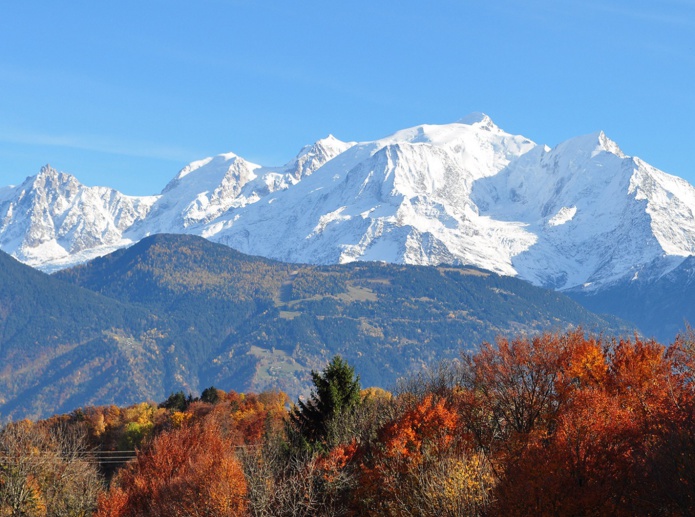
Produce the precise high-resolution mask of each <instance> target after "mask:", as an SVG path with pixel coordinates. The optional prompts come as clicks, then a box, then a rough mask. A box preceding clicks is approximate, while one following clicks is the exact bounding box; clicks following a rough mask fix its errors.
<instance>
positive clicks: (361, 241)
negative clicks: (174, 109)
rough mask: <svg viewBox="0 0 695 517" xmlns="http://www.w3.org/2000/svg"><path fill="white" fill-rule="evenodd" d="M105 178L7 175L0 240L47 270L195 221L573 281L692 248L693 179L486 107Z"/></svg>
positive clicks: (674, 258)
mask: <svg viewBox="0 0 695 517" xmlns="http://www.w3.org/2000/svg"><path fill="white" fill-rule="evenodd" d="M48 176H50V177H51V178H58V177H60V178H62V179H60V180H58V179H51V180H50V181H49V180H48V179H47V177H48ZM69 185H71V186H69ZM42 189H43V190H42ZM93 189H95V188H92V190H90V189H88V188H86V187H82V186H80V185H79V183H77V182H76V180H74V178H72V177H70V176H67V175H58V174H57V173H56V172H55V171H50V174H48V171H42V172H41V173H40V174H39V175H38V176H36V177H34V178H29V179H28V180H27V182H25V184H24V185H22V186H20V187H12V188H4V189H0V217H2V218H3V219H2V225H1V226H0V248H2V249H3V250H4V251H7V252H8V253H11V254H13V255H14V256H15V257H17V258H19V259H20V260H22V261H24V262H27V263H29V264H31V265H36V266H39V267H42V268H44V269H47V268H51V267H57V266H64V265H68V264H69V263H76V262H79V261H81V260H84V259H85V257H86V255H87V254H88V253H89V254H91V255H94V254H98V253H105V252H106V251H108V249H107V248H105V246H106V247H113V246H120V245H127V244H128V243H130V242H135V241H137V240H139V239H141V238H142V237H144V236H146V235H149V234H154V233H162V232H170V233H193V234H197V235H202V236H205V237H207V238H209V239H211V240H213V241H217V242H221V243H223V244H227V245H229V246H231V247H234V248H237V249H239V250H240V251H243V252H245V253H249V254H256V255H262V256H266V257H270V258H276V259H280V260H284V261H290V262H309V263H321V264H327V263H340V262H349V261H354V260H381V261H387V262H394V263H409V264H440V263H456V264H471V265H475V266H479V267H482V268H485V269H489V270H492V271H495V272H498V273H502V274H506V275H518V276H520V277H521V278H524V279H526V280H529V281H531V282H532V283H534V284H537V285H543V286H547V287H553V288H555V289H563V290H565V289H580V290H581V289H583V290H595V289H600V288H602V287H603V286H606V285H609V284H611V283H614V282H617V281H619V280H624V279H625V278H628V279H629V278H633V277H636V276H637V277H641V278H644V277H645V276H646V277H649V276H650V275H651V276H657V277H658V276H660V275H663V274H665V273H667V272H668V271H671V270H672V269H674V268H675V267H677V266H678V265H679V264H680V263H681V262H683V260H684V259H685V257H688V256H691V255H695V216H694V215H693V213H694V212H695V188H693V187H692V186H691V185H690V184H688V183H687V182H685V181H684V180H682V179H679V178H676V177H674V176H670V175H668V174H666V173H664V172H662V171H659V170H657V169H655V168H653V167H651V166H650V165H648V164H646V163H644V162H643V161H642V160H640V159H638V158H632V157H628V156H625V155H624V154H623V153H622V151H621V150H620V148H619V147H618V146H617V144H615V143H614V142H612V141H611V140H610V139H608V138H607V137H606V136H605V135H604V134H603V133H602V132H601V133H595V134H591V135H587V136H582V137H578V138H574V139H571V140H569V141H567V142H564V143H562V144H560V145H558V146H557V147H555V148H554V149H549V148H547V147H545V146H541V145H536V144H535V143H534V142H531V141H530V140H528V139H527V138H524V137H523V136H516V135H511V134H509V133H506V132H505V131H503V130H502V129H500V128H499V127H497V126H496V125H495V124H494V123H493V122H492V121H491V120H490V118H489V117H487V116H486V115H483V114H472V115H469V116H468V117H466V118H464V119H462V120H460V121H458V122H456V123H452V124H445V125H421V126H417V127H414V128H409V129H405V130H402V131H398V132H396V133H394V134H393V135H391V136H388V137H386V138H383V139H380V140H376V141H373V142H361V143H352V142H351V143H346V142H341V141H339V140H337V139H336V138H334V137H332V136H329V137H328V138H326V139H323V140H319V141H318V142H316V143H315V144H313V145H312V146H307V147H305V148H304V149H302V151H301V152H300V153H299V154H298V155H297V157H296V158H295V159H293V160H292V161H290V162H289V163H288V164H286V165H284V166H281V167H263V166H260V165H256V164H253V163H250V162H248V161H246V160H244V159H243V158H241V157H239V156H237V155H235V154H232V153H229V154H223V155H219V156H216V157H212V158H206V159H204V160H200V161H196V162H193V163H191V164H190V165H188V166H186V167H185V168H184V169H182V170H181V171H180V172H179V174H178V175H177V176H176V177H175V178H174V179H173V180H172V181H171V182H170V183H169V185H167V186H166V188H165V189H164V190H163V191H162V193H161V194H160V195H159V196H152V197H146V198H134V197H128V196H122V195H120V194H118V193H116V192H115V191H110V190H108V189H102V190H93ZM87 192H90V193H91V194H87ZM28 193H31V195H29V194H28ZM29 199H30V200H31V202H30V203H29V201H27V200H29ZM107 201H108V202H107ZM29 205H30V206H31V209H29ZM54 205H55V207H54ZM107 216H108V217H107ZM78 252H80V253H81V254H78V255H76V254H75V253H78Z"/></svg>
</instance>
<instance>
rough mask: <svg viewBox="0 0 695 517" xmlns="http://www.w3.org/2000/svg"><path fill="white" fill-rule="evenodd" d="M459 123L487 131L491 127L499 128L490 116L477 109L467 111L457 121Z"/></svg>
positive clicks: (491, 128) (490, 129)
mask: <svg viewBox="0 0 695 517" xmlns="http://www.w3.org/2000/svg"><path fill="white" fill-rule="evenodd" d="M457 122H458V123H459V124H465V125H467V126H478V127H479V128H480V129H485V130H487V131H492V130H493V129H499V128H498V127H497V126H496V125H495V123H494V122H493V121H492V119H491V118H490V117H488V116H487V115H486V114H485V113H481V112H479V111H474V112H473V113H469V114H468V115H466V116H465V117H463V118H461V119H459V120H458V121H457Z"/></svg>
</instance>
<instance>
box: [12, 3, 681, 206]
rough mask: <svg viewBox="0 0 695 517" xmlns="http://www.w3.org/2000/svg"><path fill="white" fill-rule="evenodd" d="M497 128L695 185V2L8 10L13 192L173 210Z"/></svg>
mask: <svg viewBox="0 0 695 517" xmlns="http://www.w3.org/2000/svg"><path fill="white" fill-rule="evenodd" d="M472 111H483V112H486V113H487V114H489V115H490V116H491V117H492V119H493V120H494V121H495V122H496V123H497V124H498V125H499V126H500V127H502V128H503V129H505V130H507V131H509V132H511V133H518V134H523V135H525V136H527V137H529V138H531V139H532V140H534V141H536V142H538V143H545V144H548V145H550V146H553V145H556V144H557V143H559V142H561V141H563V140H565V139H567V138H570V137H572V136H578V135H582V134H586V133H590V132H593V131H597V130H599V129H603V130H604V131H605V132H606V133H607V134H608V136H609V137H611V138H612V139H613V140H615V141H616V142H617V143H618V144H619V145H620V146H621V147H622V148H623V150H624V151H625V152H626V153H628V154H632V155H637V156H640V157H642V158H643V159H645V160H646V161H648V162H649V163H651V164H652V165H654V166H656V167H658V168H660V169H663V170H665V171H667V172H670V173H672V174H676V175H679V176H682V177H685V178H686V179H688V180H689V181H690V182H691V183H693V182H695V164H694V162H693V158H692V156H693V151H694V150H695V144H694V143H695V125H694V122H695V0H660V1H659V2H654V1H639V0H624V1H611V0H604V1H601V0H569V1H558V0H547V1H546V0H526V1H524V2H519V1H518V0H515V1H505V0H499V1H498V0H487V1H485V0H476V1H467V0H433V1H431V2H424V1H421V0H420V1H411V0H398V1H396V0H393V1H390V0H389V1H374V0H370V1H363V0H353V1H352V2H327V1H325V0H323V1H314V0H297V1H288V0H283V1H274V2H271V1H263V0H246V1H243V0H239V1H233V0H195V1H192V0H186V1H178V0H138V1H130V0H121V1H119V2H102V1H94V0H89V1H80V0H72V1H70V2H57V1H50V2H49V1H39V0H36V1H27V2H7V3H5V5H4V6H3V8H2V13H1V15H0V186H3V185H8V184H17V183H20V182H21V181H22V180H23V179H24V178H25V177H26V176H30V175H33V174H36V173H37V172H38V170H39V168H40V167H41V165H43V164H45V163H50V164H51V165H53V166H55V167H56V168H58V169H60V170H64V171H66V172H70V173H72V174H74V175H75V176H77V178H78V179H79V180H80V181H81V182H83V183H85V184H87V185H108V186H112V187H115V188H117V189H119V190H121V191H123V192H125V193H127V194H154V193H158V192H159V191H160V190H161V189H162V188H163V187H164V186H165V185H166V183H167V182H168V181H169V180H170V179H171V178H173V177H174V175H175V174H176V173H177V171H178V170H179V169H180V168H181V167H182V166H183V165H185V164H186V163H188V162H190V161H192V160H196V159H200V158H202V157H205V156H211V155H215V154H219V153H222V152H228V151H232V152H235V153H237V154H239V155H241V156H243V157H245V158H247V159H249V160H251V161H255V162H257V163H262V164H264V165H276V164H281V163H284V162H286V161H288V160H290V159H291V158H292V157H293V156H294V155H295V154H296V153H297V152H298V151H299V149H300V148H301V147H302V146H303V145H305V144H308V143H311V142H313V141H315V140H317V139H319V138H322V137H324V136H326V135H328V134H329V133H332V134H334V135H335V136H336V137H337V138H340V139H342V140H370V139H374V138H378V137H381V136H385V135H387V134H389V133H391V132H393V131H395V130H397V129H401V128H404V127H408V126H412V125H416V124H421V123H446V122H453V121H455V120H457V119H459V118H461V117H462V116H464V115H466V114H467V113H469V112H472Z"/></svg>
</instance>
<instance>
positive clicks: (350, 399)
mask: <svg viewBox="0 0 695 517" xmlns="http://www.w3.org/2000/svg"><path fill="white" fill-rule="evenodd" d="M311 377H312V380H313V383H314V387H315V389H314V390H313V391H312V394H311V398H310V399H309V400H308V401H307V402H303V401H302V400H298V401H297V405H296V406H295V407H294V408H293V409H292V411H291V413H290V429H289V433H288V434H289V435H290V439H291V441H294V442H295V445H298V446H299V447H300V448H305V449H306V448H308V449H309V450H317V449H322V448H325V447H326V445H328V444H327V443H326V442H327V440H328V439H329V436H328V435H329V423H330V421H331V420H332V419H333V418H335V417H336V416H337V415H339V414H342V413H344V412H347V411H352V410H354V409H355V408H356V407H357V405H358V404H359V403H360V378H359V376H357V377H355V370H354V368H352V367H351V366H350V365H348V363H347V361H344V360H343V359H342V358H341V357H340V356H338V355H337V356H335V357H334V358H333V360H331V362H330V363H329V364H328V366H327V367H326V368H325V369H324V370H323V373H317V372H315V371H313V370H312V372H311ZM296 442H299V443H296Z"/></svg>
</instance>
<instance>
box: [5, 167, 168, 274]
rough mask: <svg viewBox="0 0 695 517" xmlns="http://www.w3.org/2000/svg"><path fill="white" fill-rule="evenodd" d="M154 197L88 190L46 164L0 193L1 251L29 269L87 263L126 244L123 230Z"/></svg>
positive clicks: (147, 209) (141, 214)
mask: <svg viewBox="0 0 695 517" xmlns="http://www.w3.org/2000/svg"><path fill="white" fill-rule="evenodd" d="M156 199H157V198H156V197H154V196H149V197H133V196H126V195H123V194H121V193H120V192H118V191H116V190H114V189H111V188H106V187H86V186H84V185H82V184H80V183H79V182H78V181H77V179H76V178H75V177H73V176H71V175H69V174H65V173H62V172H57V171H56V170H55V169H53V168H51V167H50V166H48V165H46V166H45V167H43V168H42V169H41V171H40V172H39V174H37V175H36V176H33V177H29V178H27V179H26V180H25V181H24V183H22V184H21V185H19V186H16V187H5V188H3V189H1V190H0V248H1V249H2V250H3V251H5V252H7V253H10V254H11V255H13V256H14V257H15V258H17V259H19V260H21V261H22V262H25V263H27V264H29V265H32V266H42V265H45V264H49V263H52V262H55V263H61V261H62V262H64V263H65V264H72V263H75V262H79V261H84V260H88V259H89V258H92V257H94V256H97V255H99V254H104V253H107V252H108V251H111V250H113V249H117V248H118V247H122V246H124V245H127V244H129V241H126V240H124V239H123V232H124V231H125V230H127V229H128V228H130V227H131V226H132V225H133V224H134V223H135V222H137V221H139V220H141V219H143V218H144V217H145V216H146V215H147V213H148V211H149V209H150V207H151V206H152V204H153V203H154V202H155V200H156Z"/></svg>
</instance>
